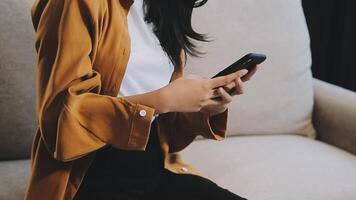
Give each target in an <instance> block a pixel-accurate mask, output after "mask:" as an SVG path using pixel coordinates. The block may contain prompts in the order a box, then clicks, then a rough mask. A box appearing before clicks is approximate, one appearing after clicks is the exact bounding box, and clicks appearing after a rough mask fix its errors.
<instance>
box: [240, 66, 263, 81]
mask: <svg viewBox="0 0 356 200" xmlns="http://www.w3.org/2000/svg"><path fill="white" fill-rule="evenodd" d="M258 69H259V66H258V65H256V66H254V67H253V68H252V69H251V70H250V71H249V73H247V74H246V75H245V76H243V77H242V78H241V80H242V81H243V82H245V81H248V80H250V79H251V77H252V76H253V75H254V74H255V73H256V71H257V70H258Z"/></svg>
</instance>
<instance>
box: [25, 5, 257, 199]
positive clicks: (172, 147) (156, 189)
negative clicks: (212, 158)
mask: <svg viewBox="0 0 356 200" xmlns="http://www.w3.org/2000/svg"><path fill="white" fill-rule="evenodd" d="M204 3H206V1H202V2H198V1H195V0H134V1H133V0H36V1H35V3H34V4H33V6H32V9H31V16H32V21H33V25H34V28H35V31H36V50H37V71H36V73H37V79H36V80H37V97H38V99H37V107H36V108H37V114H38V129H37V134H36V136H35V138H34V141H33V147H32V154H31V160H32V173H31V178H30V181H29V185H28V188H27V191H26V196H25V199H27V200H30V199H36V200H39V199H46V200H47V199H51V200H52V199H55V200H56V199H68V200H72V199H76V200H81V199H120V200H125V199H155V200H156V199H158V200H159V199H173V200H174V199H194V200H196V199H231V200H233V199H244V198H242V197H240V196H238V195H236V194H234V193H232V192H230V191H228V190H226V189H224V188H222V187H220V186H218V185H217V184H215V183H214V182H213V181H211V180H209V179H208V178H206V177H204V176H203V175H202V174H200V173H199V171H198V170H196V169H194V167H192V166H191V165H189V164H186V163H184V162H183V161H182V160H181V158H180V157H179V154H178V153H177V152H179V151H180V150H182V149H184V148H185V147H186V146H187V145H189V144H190V143H191V142H192V141H193V140H194V138H195V137H196V136H197V135H202V136H204V137H205V138H210V139H215V140H222V139H224V137H225V135H226V123H227V112H228V104H229V103H230V102H231V101H232V96H235V95H239V94H242V93H243V82H244V81H247V80H249V79H250V78H251V77H252V75H253V74H254V73H255V72H256V71H257V69H258V66H256V67H255V68H254V69H253V70H252V71H251V72H250V73H248V74H247V71H246V70H241V71H238V72H236V73H233V74H230V75H227V76H223V77H218V78H214V79H209V78H201V77H198V76H192V75H190V76H187V77H186V76H183V74H184V71H183V67H184V66H185V65H184V64H185V59H186V54H187V53H188V54H190V55H192V56H197V55H198V54H199V52H198V51H197V50H196V48H195V45H194V44H193V43H192V42H191V40H190V39H191V38H192V39H195V40H199V41H206V38H205V36H204V35H201V34H198V33H196V32H195V31H193V29H192V27H191V13H192V10H193V8H194V7H199V6H202V5H203V4H204ZM244 75H245V76H244ZM242 76H243V78H241V77H242ZM225 90H232V93H231V95H230V94H228V93H227V92H226V91H225Z"/></svg>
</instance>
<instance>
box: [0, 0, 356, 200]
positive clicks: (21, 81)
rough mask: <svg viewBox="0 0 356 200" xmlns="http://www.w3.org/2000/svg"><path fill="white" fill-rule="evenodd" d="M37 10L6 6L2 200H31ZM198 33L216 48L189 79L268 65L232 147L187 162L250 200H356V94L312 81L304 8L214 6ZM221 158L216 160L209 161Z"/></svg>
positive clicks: (287, 3)
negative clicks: (255, 62) (242, 65)
mask: <svg viewBox="0 0 356 200" xmlns="http://www.w3.org/2000/svg"><path fill="white" fill-rule="evenodd" d="M32 3H33V0H1V1H0V44H1V47H2V48H1V50H0V71H1V74H0V84H1V87H0V90H1V92H0V95H1V97H0V106H1V107H0V110H1V111H0V127H1V129H0V142H1V144H0V160H1V161H0V180H1V181H0V199H4V200H15V199H23V195H24V191H25V188H26V184H27V181H28V178H29V174H30V160H29V156H30V147H31V143H32V138H33V135H34V133H35V128H36V127H35V126H36V115H35V86H34V83H35V82H34V71H35V68H34V63H35V60H34V59H35V52H34V43H33V39H34V33H33V28H32V24H31V21H30V18H29V17H30V6H31V5H32ZM193 21H194V24H195V26H196V27H197V28H196V29H197V30H199V31H200V32H204V33H208V34H209V35H210V36H212V37H213V39H214V41H213V42H211V43H207V44H201V46H202V48H203V50H204V51H206V52H207V54H206V55H205V56H204V58H203V59H190V60H189V63H188V65H187V69H186V73H194V74H199V75H202V76H206V77H209V76H212V75H213V74H215V73H216V72H217V71H218V70H219V69H221V68H222V67H223V66H225V65H228V64H230V63H232V62H233V61H234V60H235V59H237V58H238V57H241V56H242V55H243V54H245V53H247V52H262V53H266V54H267V56H268V59H267V60H266V62H265V63H264V64H263V66H262V68H261V70H260V71H259V73H258V74H256V76H255V77H254V78H253V79H252V80H250V81H249V82H248V83H246V84H245V94H244V95H241V96H237V97H234V102H233V103H232V104H231V107H230V112H229V123H228V137H227V138H226V139H225V140H223V141H219V142H218V141H213V140H207V139H202V138H201V137H199V138H197V139H196V141H194V142H193V143H192V144H191V145H190V146H188V147H187V148H186V149H184V150H183V151H182V152H181V154H182V156H183V159H184V160H186V162H188V163H191V164H193V165H194V166H195V167H197V168H198V169H200V170H201V171H202V172H203V173H204V174H206V176H208V177H211V178H212V179H213V180H215V181H216V182H217V183H218V184H219V185H221V186H223V187H226V188H228V189H230V190H231V191H233V192H236V193H238V194H240V195H241V196H244V197H247V198H248V199H251V200H255V199H256V200H258V199H261V200H272V199H273V200H293V199H298V200H299V199H306V200H340V199H341V200H343V199H347V200H349V199H350V200H352V199H356V156H355V155H354V154H356V94H355V93H353V92H351V91H348V90H345V89H342V88H340V87H337V86H334V85H331V84H328V83H325V82H323V81H319V80H316V79H313V78H312V74H311V71H310V64H311V55H310V48H309V35H308V31H307V27H306V24H305V19H304V15H303V12H302V9H301V2H300V1H299V0H268V1H266V0H222V1H213V0H211V1H209V2H208V4H207V5H206V6H205V7H203V8H199V9H197V10H196V11H195V12H194V16H193ZM205 155H213V156H209V157H207V156H205Z"/></svg>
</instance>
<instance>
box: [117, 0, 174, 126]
mask: <svg viewBox="0 0 356 200" xmlns="http://www.w3.org/2000/svg"><path fill="white" fill-rule="evenodd" d="M142 6H143V0H135V1H134V3H133V5H132V6H131V8H130V10H129V13H128V29H129V34H130V38H131V53H130V57H129V61H128V64H127V69H126V72H125V75H124V78H123V81H122V84H121V87H120V91H119V94H118V96H131V95H135V94H142V93H146V92H151V91H153V90H157V89H159V88H162V87H164V86H166V85H167V84H169V81H170V78H171V76H172V73H173V71H174V65H173V64H172V62H171V61H170V60H169V57H168V56H167V54H166V53H165V52H164V51H163V49H162V47H161V45H160V43H159V40H158V38H157V37H156V35H154V33H153V31H152V27H153V25H152V24H151V23H150V24H147V23H146V22H145V21H144V14H143V7H142ZM140 114H141V113H140ZM142 114H143V115H144V114H145V113H142ZM157 116H158V114H156V115H155V116H154V117H153V118H152V121H153V120H154V119H155V118H156V117H157ZM152 121H151V122H152Z"/></svg>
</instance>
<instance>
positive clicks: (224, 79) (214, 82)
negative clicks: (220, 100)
mask: <svg viewBox="0 0 356 200" xmlns="http://www.w3.org/2000/svg"><path fill="white" fill-rule="evenodd" d="M241 71H242V72H241ZM247 72H248V71H247V70H245V69H243V70H239V71H237V72H235V73H231V74H228V75H225V76H219V77H216V78H213V79H211V88H217V87H220V86H223V85H227V84H229V83H230V82H232V81H233V80H235V79H236V76H239V75H242V76H243V75H244V74H247Z"/></svg>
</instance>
